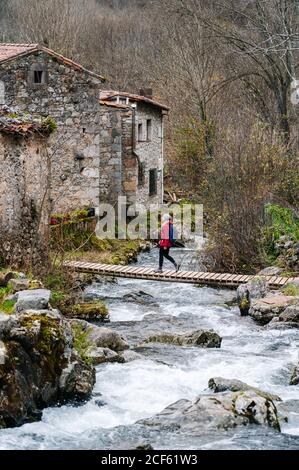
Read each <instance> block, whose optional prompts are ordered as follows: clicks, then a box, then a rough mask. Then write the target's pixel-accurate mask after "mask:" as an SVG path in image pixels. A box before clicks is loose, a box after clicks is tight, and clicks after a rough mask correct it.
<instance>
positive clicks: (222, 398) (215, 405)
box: [138, 390, 280, 435]
mask: <svg viewBox="0 0 299 470" xmlns="http://www.w3.org/2000/svg"><path fill="white" fill-rule="evenodd" d="M138 424H143V425H145V426H150V427H154V428H158V429H159V430H160V429H161V428H162V429H163V428H167V429H168V430H173V431H176V432H178V431H181V432H183V433H188V434H192V433H193V434H196V435H198V434H199V433H207V432H208V431H211V432H215V431H217V430H219V429H223V430H227V429H231V428H235V427H236V426H240V425H241V426H244V425H249V424H260V425H264V426H270V427H272V428H275V429H277V430H280V425H279V421H278V417H277V409H276V406H275V404H274V403H273V402H272V401H271V400H268V399H266V398H264V397H262V396H261V395H259V394H257V393H255V392H254V391H252V390H248V391H240V392H230V391H227V392H223V393H218V394H217V395H215V394H212V395H200V396H199V397H197V398H196V399H195V400H194V401H190V400H179V401H177V402H175V403H173V404H171V405H170V406H168V407H167V408H165V409H164V410H163V411H162V412H161V413H158V414H157V415H155V416H153V417H152V418H148V419H144V420H142V421H139V422H138Z"/></svg>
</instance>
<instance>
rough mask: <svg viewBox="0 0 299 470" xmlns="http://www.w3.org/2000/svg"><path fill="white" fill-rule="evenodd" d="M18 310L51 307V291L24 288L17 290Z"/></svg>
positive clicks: (16, 306) (16, 309)
mask: <svg viewBox="0 0 299 470" xmlns="http://www.w3.org/2000/svg"><path fill="white" fill-rule="evenodd" d="M16 295H17V303H16V305H15V311H16V312H22V311H24V310H45V309H48V308H49V302H50V297H51V291H49V290H47V289H35V290H23V291H20V292H17V294H16Z"/></svg>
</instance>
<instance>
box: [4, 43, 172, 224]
mask: <svg viewBox="0 0 299 470" xmlns="http://www.w3.org/2000/svg"><path fill="white" fill-rule="evenodd" d="M103 87H104V79H103V77H101V76H100V75H98V74H96V73H93V72H91V71H89V70H86V69H85V68H84V67H82V66H80V65H78V64H76V63H75V62H73V61H72V60H69V59H66V58H65V57H63V56H61V55H60V54H57V53H55V52H54V51H52V50H50V49H47V48H45V47H41V46H39V45H37V44H0V108H2V107H3V106H4V107H6V109H10V110H12V111H11V112H10V115H7V116H6V119H17V121H18V118H19V117H20V116H22V119H21V121H20V122H19V124H20V125H19V128H18V131H17V132H7V129H8V128H5V125H4V124H3V126H2V129H1V126H0V165H1V166H0V194H1V199H0V201H1V203H0V225H1V226H2V227H4V226H6V225H9V226H10V227H11V228H13V227H15V224H17V223H19V224H21V223H22V221H21V220H20V217H21V216H20V214H21V212H20V210H19V207H18V204H21V202H20V200H19V196H18V194H16V193H17V192H18V189H17V188H18V187H19V186H20V185H21V186H22V185H23V182H22V181H23V180H22V174H26V181H27V183H28V184H26V191H27V194H26V200H31V199H32V200H33V201H35V203H36V202H37V201H36V198H37V195H39V194H40V191H39V188H40V186H43V185H44V184H45V181H44V178H45V177H46V178H47V181H49V182H50V183H49V184H50V187H49V211H50V213H52V214H53V213H57V212H59V213H68V212H71V211H74V210H77V209H82V208H87V207H92V208H95V211H96V213H97V211H98V209H99V206H100V204H101V203H102V202H109V203H112V204H114V205H117V199H118V196H120V195H122V196H127V198H128V203H129V204H135V203H143V204H145V205H146V206H149V204H154V203H158V204H160V203H161V202H162V194H163V118H164V115H165V113H166V112H167V107H166V106H163V105H161V104H160V103H157V102H156V101H154V100H153V98H152V96H149V95H148V91H149V90H147V91H146V92H142V93H141V94H140V95H133V94H128V93H122V92H115V91H105V92H103V91H101V89H102V88H103ZM100 93H101V95H100ZM26 116H28V122H31V124H32V122H33V121H34V122H35V121H36V118H38V119H39V120H40V122H43V120H45V118H46V117H48V123H49V125H50V127H51V126H52V127H53V129H52V130H55V131H54V132H52V133H48V135H47V136H45V135H44V136H43V137H41V135H40V133H39V132H35V133H34V132H31V131H30V132H29V131H28V132H25V133H22V126H24V125H25V124H24V123H26ZM10 124H11V123H10ZM25 127H26V126H25ZM23 128H24V127H23ZM54 128H55V129H54ZM31 130H32V127H31ZM8 134H9V137H8ZM25 134H26V135H25ZM29 134H30V137H29ZM42 157H43V158H42ZM45 161H46V162H47V166H46V167H43V165H44V163H43V162H45ZM18 162H19V164H18ZM16 168H17V170H16V173H15V174H16V178H17V179H18V184H16V185H15V188H14V185H13V184H12V179H13V174H14V173H13V172H14V171H15V170H14V169H16ZM8 180H9V181H8ZM29 183H30V184H29ZM8 185H9V190H7V188H8ZM24 187H25V186H22V188H23V189H22V191H23V192H24ZM22 191H21V192H22ZM18 201H19V202H18ZM35 203H34V204H35Z"/></svg>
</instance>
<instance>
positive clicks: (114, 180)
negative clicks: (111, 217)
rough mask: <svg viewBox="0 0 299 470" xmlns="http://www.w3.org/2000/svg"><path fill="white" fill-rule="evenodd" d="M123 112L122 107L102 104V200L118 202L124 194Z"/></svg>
mask: <svg viewBox="0 0 299 470" xmlns="http://www.w3.org/2000/svg"><path fill="white" fill-rule="evenodd" d="M122 114H123V110H122V109H121V108H117V107H113V106H105V105H101V123H100V142H101V158H100V195H99V197H100V201H101V202H104V203H116V201H117V197H118V196H119V195H121V194H122V186H121V182H122Z"/></svg>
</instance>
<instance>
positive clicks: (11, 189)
mask: <svg viewBox="0 0 299 470" xmlns="http://www.w3.org/2000/svg"><path fill="white" fill-rule="evenodd" d="M46 146H47V139H46V138H43V137H40V136H37V135H34V136H31V137H30V138H24V137H20V136H15V135H13V136H12V135H4V134H1V133H0V168H1V172H0V188H1V191H0V258H2V260H4V261H5V264H9V265H11V266H15V267H18V266H28V267H31V266H32V265H37V264H39V263H44V261H45V258H46V245H47V238H48V237H47V236H48V215H49V191H48V188H49V179H48V176H49V174H48V162H47V152H46Z"/></svg>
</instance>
